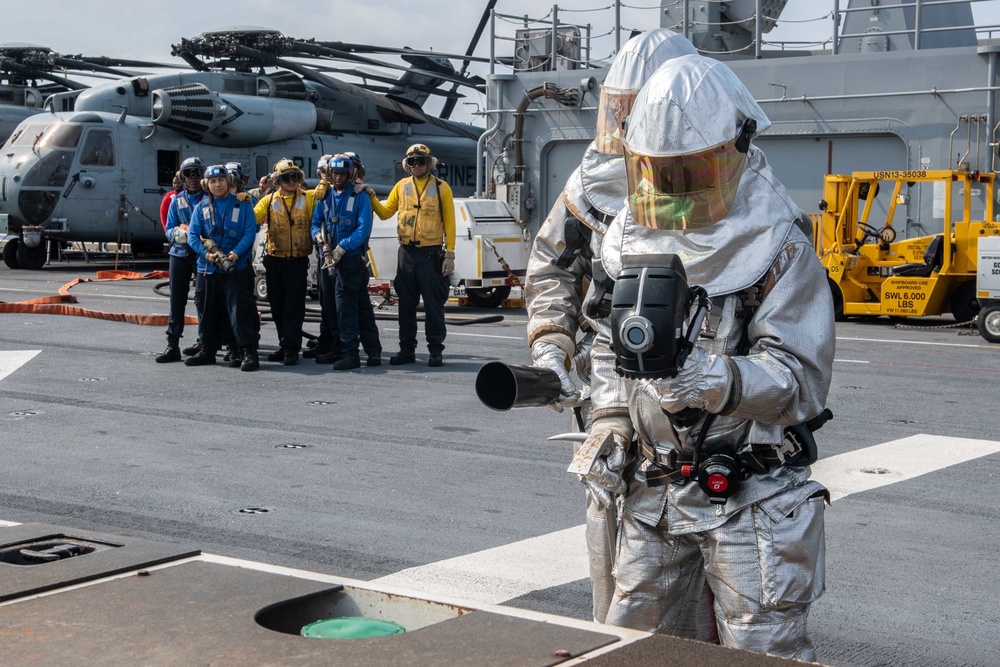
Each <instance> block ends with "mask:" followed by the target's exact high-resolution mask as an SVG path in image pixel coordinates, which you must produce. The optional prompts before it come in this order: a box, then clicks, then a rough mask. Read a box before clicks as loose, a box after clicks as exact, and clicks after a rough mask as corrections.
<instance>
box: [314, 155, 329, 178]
mask: <svg viewBox="0 0 1000 667" xmlns="http://www.w3.org/2000/svg"><path fill="white" fill-rule="evenodd" d="M332 158H333V155H332V154H330V153H327V154H326V155H324V156H323V157H321V158H320V159H319V162H317V163H316V175H317V176H319V177H320V178H322V177H323V174H325V173H326V172H327V170H328V169H329V168H330V160H331V159H332Z"/></svg>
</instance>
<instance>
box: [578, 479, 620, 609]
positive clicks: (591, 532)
mask: <svg viewBox="0 0 1000 667" xmlns="http://www.w3.org/2000/svg"><path fill="white" fill-rule="evenodd" d="M584 488H586V487H584ZM586 494H587V522H586V536H587V557H588V558H587V559H588V561H589V563H590V585H591V587H592V588H593V594H594V620H595V621H597V622H598V623H604V620H605V618H606V617H607V615H608V607H610V606H611V599H612V598H613V597H614V594H615V580H614V577H612V576H611V565H612V563H613V561H614V559H613V558H612V555H611V544H610V542H609V540H608V517H607V514H605V512H604V509H603V508H602V507H601V506H600V504H598V502H597V501H596V500H595V499H594V494H592V493H591V492H590V490H589V489H588V490H587V491H586Z"/></svg>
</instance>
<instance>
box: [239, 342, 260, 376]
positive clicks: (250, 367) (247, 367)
mask: <svg viewBox="0 0 1000 667" xmlns="http://www.w3.org/2000/svg"><path fill="white" fill-rule="evenodd" d="M258 368H260V359H259V358H258V357H257V348H255V347H248V348H246V349H245V350H243V363H242V364H240V370H241V371H244V372H251V371H255V370H257V369H258Z"/></svg>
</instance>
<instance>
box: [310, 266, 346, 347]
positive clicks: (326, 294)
mask: <svg viewBox="0 0 1000 667" xmlns="http://www.w3.org/2000/svg"><path fill="white" fill-rule="evenodd" d="M319 266H320V268H319V271H317V280H316V283H317V287H318V289H319V307H320V310H321V311H322V313H323V316H322V317H321V318H320V322H319V340H317V341H316V349H318V350H326V351H329V352H338V353H339V352H340V326H339V325H338V323H337V272H336V271H333V270H331V271H327V270H326V269H324V268H323V263H322V262H319Z"/></svg>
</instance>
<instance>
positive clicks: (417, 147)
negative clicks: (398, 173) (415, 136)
mask: <svg viewBox="0 0 1000 667" xmlns="http://www.w3.org/2000/svg"><path fill="white" fill-rule="evenodd" d="M411 155H426V156H427V157H430V156H431V149H430V148H428V147H427V146H426V145H425V144H413V145H412V146H410V147H409V148H407V149H406V157H410V156H411Z"/></svg>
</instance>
